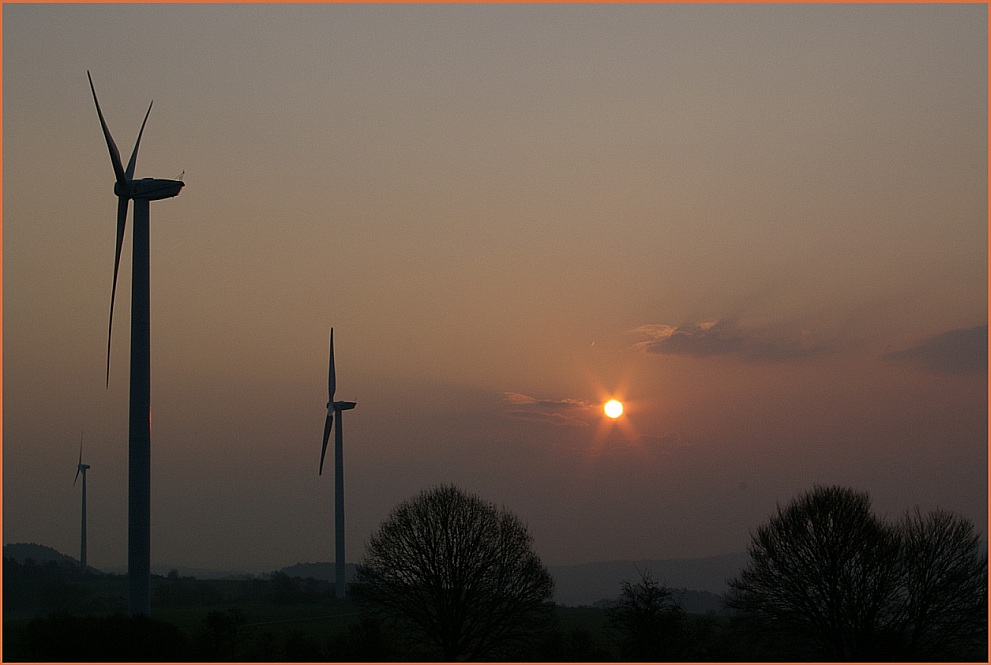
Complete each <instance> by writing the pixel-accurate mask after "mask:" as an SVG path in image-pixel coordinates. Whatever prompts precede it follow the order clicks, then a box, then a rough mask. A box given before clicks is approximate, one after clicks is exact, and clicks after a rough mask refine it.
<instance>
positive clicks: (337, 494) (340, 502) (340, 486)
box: [320, 328, 357, 598]
mask: <svg viewBox="0 0 991 665" xmlns="http://www.w3.org/2000/svg"><path fill="white" fill-rule="evenodd" d="M336 388H337V373H336V372H335V371H334V329H333V328H331V329H330V369H329V370H328V372H327V392H328V396H327V400H328V401H327V420H326V421H325V422H324V425H323V448H322V449H321V450H320V475H323V458H324V456H325V455H326V454H327V441H328V440H329V439H330V430H331V429H333V430H334V466H335V470H336V473H335V476H334V526H335V529H334V530H335V533H336V544H337V552H336V554H335V559H336V561H335V567H336V570H335V572H336V580H335V583H334V589H335V590H336V592H337V597H338V598H344V435H343V434H342V432H341V412H342V411H348V410H349V409H353V408H354V407H356V406H357V403H356V402H335V401H334V392H335V390H336ZM335 420H336V422H337V425H336V427H335V425H334V422H335Z"/></svg>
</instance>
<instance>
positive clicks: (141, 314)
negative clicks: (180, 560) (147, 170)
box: [86, 72, 184, 616]
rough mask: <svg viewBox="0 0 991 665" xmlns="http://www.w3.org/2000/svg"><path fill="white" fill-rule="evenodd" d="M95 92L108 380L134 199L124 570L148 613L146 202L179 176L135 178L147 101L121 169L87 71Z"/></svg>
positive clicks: (167, 193)
mask: <svg viewBox="0 0 991 665" xmlns="http://www.w3.org/2000/svg"><path fill="white" fill-rule="evenodd" d="M86 76H87V77H88V78H89V87H90V90H91V91H92V92H93V102H94V103H95V104H96V113H97V115H98V116H100V125H101V126H102V127H103V136H104V138H106V140H107V149H108V150H109V151H110V161H111V163H112V164H113V168H114V175H115V176H116V182H115V183H114V194H116V195H117V253H116V255H115V257H114V281H113V288H112V289H111V291H110V324H109V329H108V331H107V385H108V386H109V385H110V335H111V332H112V331H113V322H114V297H115V295H116V293H117V272H118V268H119V267H120V252H121V247H122V245H123V243H124V228H125V226H126V223H127V206H128V202H129V201H134V231H133V234H132V235H133V238H132V240H133V250H132V253H131V255H132V259H131V261H132V263H131V370H130V372H131V386H130V406H129V416H128V422H129V425H128V482H127V489H128V492H127V494H128V498H127V501H128V503H127V506H128V509H127V576H128V613H129V614H130V615H131V616H134V615H137V614H144V615H150V614H151V332H150V316H149V311H150V305H149V287H148V282H149V268H148V258H149V246H148V245H149V243H148V234H149V229H148V223H149V217H150V215H149V210H148V208H149V202H151V201H158V200H160V199H167V198H171V197H173V196H176V195H177V194H178V193H179V190H181V189H182V187H183V184H184V183H183V182H182V181H181V180H162V179H159V178H142V179H140V180H135V179H134V165H135V163H136V162H137V159H138V145H139V144H140V143H141V135H142V134H143V133H144V130H145V123H146V122H148V115H149V114H150V113H151V104H149V105H148V111H147V112H146V113H145V118H144V120H143V121H142V122H141V129H140V130H139V131H138V139H137V140H136V141H135V142H134V150H133V152H131V158H130V160H129V161H128V162H127V168H126V169H125V168H124V166H123V164H121V161H120V152H119V151H118V150H117V145H116V144H115V143H114V139H113V137H112V136H111V135H110V130H109V129H107V123H106V121H105V120H104V119H103V111H101V110H100V102H99V100H98V99H97V98H96V88H95V87H93V77H92V76H90V73H89V72H86Z"/></svg>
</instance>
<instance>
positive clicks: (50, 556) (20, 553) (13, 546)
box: [3, 543, 79, 566]
mask: <svg viewBox="0 0 991 665" xmlns="http://www.w3.org/2000/svg"><path fill="white" fill-rule="evenodd" d="M3 556H4V558H5V559H13V560H14V561H16V562H17V563H26V562H27V561H28V559H30V560H32V561H34V562H35V563H48V562H49V561H54V562H55V563H60V564H71V565H73V566H78V565H79V559H74V558H73V557H71V556H67V555H65V554H62V553H61V552H59V551H58V550H56V549H55V548H53V547H48V546H47V545H38V544H36V543H10V544H8V545H4V546H3Z"/></svg>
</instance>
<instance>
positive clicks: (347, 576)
mask: <svg viewBox="0 0 991 665" xmlns="http://www.w3.org/2000/svg"><path fill="white" fill-rule="evenodd" d="M355 568H357V565H356V564H353V563H345V564H344V580H345V581H346V582H347V583H348V584H350V583H351V582H352V581H353V580H354V571H355ZM277 572H280V573H285V574H286V575H288V576H289V577H302V578H303V579H306V578H307V577H312V578H313V579H315V580H326V581H328V582H333V581H335V580H336V579H337V565H336V564H334V562H333V561H324V562H318V563H295V564H293V565H291V566H286V567H285V568H280V569H279V570H278V571H277Z"/></svg>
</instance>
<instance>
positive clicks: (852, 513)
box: [2, 486, 988, 662]
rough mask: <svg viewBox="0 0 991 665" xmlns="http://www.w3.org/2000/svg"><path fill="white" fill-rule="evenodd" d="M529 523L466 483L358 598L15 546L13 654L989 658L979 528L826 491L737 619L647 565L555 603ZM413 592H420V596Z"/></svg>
mask: <svg viewBox="0 0 991 665" xmlns="http://www.w3.org/2000/svg"><path fill="white" fill-rule="evenodd" d="M530 543H531V539H530V537H529V534H528V533H527V531H526V527H525V525H524V524H523V523H522V522H520V521H519V520H517V519H516V518H515V517H514V516H513V515H512V514H511V513H509V512H508V511H506V510H505V509H499V508H496V507H495V506H493V505H491V504H488V503H486V502H484V501H482V500H481V499H479V498H478V497H476V496H474V495H471V494H467V493H465V492H462V491H461V490H459V489H457V488H454V487H449V486H448V487H441V488H438V489H436V490H432V491H427V492H424V493H422V494H421V495H420V496H418V497H414V498H413V499H411V500H410V501H407V502H404V503H403V504H401V505H400V506H398V507H397V508H396V510H394V511H393V512H392V514H390V516H389V518H388V519H387V520H386V521H385V522H384V523H383V525H382V528H381V529H380V531H379V532H378V533H376V534H375V535H374V536H373V538H372V541H371V546H370V548H369V552H368V554H367V556H366V558H365V561H364V562H363V564H362V565H361V566H359V569H358V574H357V577H356V581H355V584H354V585H353V586H352V587H351V588H350V592H351V594H350V595H351V596H352V597H350V598H348V599H347V600H338V599H337V598H336V597H335V594H334V588H333V584H332V583H330V582H327V581H322V580H316V579H313V578H305V579H304V578H299V577H290V576H288V575H286V574H285V573H281V572H276V573H272V574H271V575H270V576H267V577H265V578H244V579H237V580H198V579H194V578H190V577H182V576H180V575H179V573H178V571H172V572H171V573H170V574H169V575H167V576H165V577H160V576H159V577H154V578H153V580H152V614H153V616H152V617H150V618H149V617H136V618H128V617H126V616H125V612H126V607H127V598H126V596H127V580H126V578H125V577H123V576H114V575H106V574H102V573H99V572H98V571H94V570H92V569H90V570H86V571H84V570H82V569H80V568H79V566H78V565H77V564H75V563H74V562H72V561H71V560H69V561H65V560H62V561H49V562H45V563H36V562H34V561H32V560H27V561H20V562H19V561H17V560H15V559H13V558H7V557H5V558H4V571H3V582H4V584H3V594H4V617H3V618H4V632H3V638H4V639H3V654H2V657H3V661H5V662H15V661H47V662H72V661H75V662H80V661H88V662H114V661H117V662H125V661H126V662H140V661H146V662H147V661H171V662H175V661H276V662H279V661H297V662H300V661H309V662H316V661H379V662H381V661H411V660H412V661H444V660H454V659H457V660H489V661H493V660H503V661H654V662H656V661H723V662H726V661H765V662H766V661H799V660H804V661H844V660H854V661H863V660H871V661H895V662H908V661H923V660H929V661H932V660H939V661H977V662H986V661H987V655H988V644H987V553H986V549H985V547H984V545H983V543H982V542H981V541H980V540H979V538H978V537H977V535H976V534H975V531H974V529H973V525H971V524H970V523H969V522H967V521H966V520H962V519H960V518H957V517H955V516H953V515H952V514H949V513H945V512H941V511H936V512H934V513H932V514H929V515H923V514H921V513H920V512H919V511H915V512H910V513H907V514H906V515H905V517H904V518H903V519H902V520H900V521H898V522H894V523H889V522H886V521H884V520H881V519H879V518H877V517H876V516H874V515H873V513H872V512H871V510H870V502H869V497H868V496H867V495H866V494H862V493H857V492H854V491H852V490H848V489H845V488H837V487H832V488H815V489H813V490H812V491H810V492H806V493H804V494H802V495H801V496H799V497H798V498H797V499H796V500H794V501H793V502H792V503H791V504H790V505H788V506H786V507H784V508H781V507H779V509H778V512H777V514H776V515H775V516H773V517H772V518H771V519H770V520H769V521H768V522H767V523H766V524H765V525H763V526H762V527H760V528H758V529H757V530H756V531H755V532H754V534H753V538H752V543H751V545H750V548H749V550H750V555H751V560H750V564H749V565H748V566H747V567H746V568H745V569H744V570H743V571H741V573H740V575H739V576H738V577H737V578H736V579H734V580H732V582H731V585H730V591H729V593H728V595H727V603H728V605H729V606H730V607H731V608H733V609H734V613H733V614H732V615H731V616H717V615H705V616H703V615H696V614H688V613H686V612H684V611H683V610H682V609H681V607H680V606H679V604H678V602H677V597H676V595H675V594H674V593H673V592H672V591H671V590H670V589H668V588H666V587H665V586H664V585H663V584H661V583H659V582H658V581H656V580H655V579H654V577H653V576H652V573H651V571H642V572H641V574H640V578H639V579H635V580H626V581H624V582H623V583H622V584H621V585H620V586H619V588H617V590H616V597H615V599H614V600H612V601H610V602H604V603H602V604H598V605H597V606H596V607H562V606H555V605H553V604H552V603H551V602H550V597H551V596H550V593H551V591H552V586H553V584H552V581H551V580H550V579H549V578H548V576H547V574H546V571H545V570H544V569H543V566H542V565H541V564H540V562H539V559H538V558H537V557H536V556H535V555H534V553H533V552H532V551H531V550H530ZM412 591H415V593H413V592H412Z"/></svg>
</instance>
